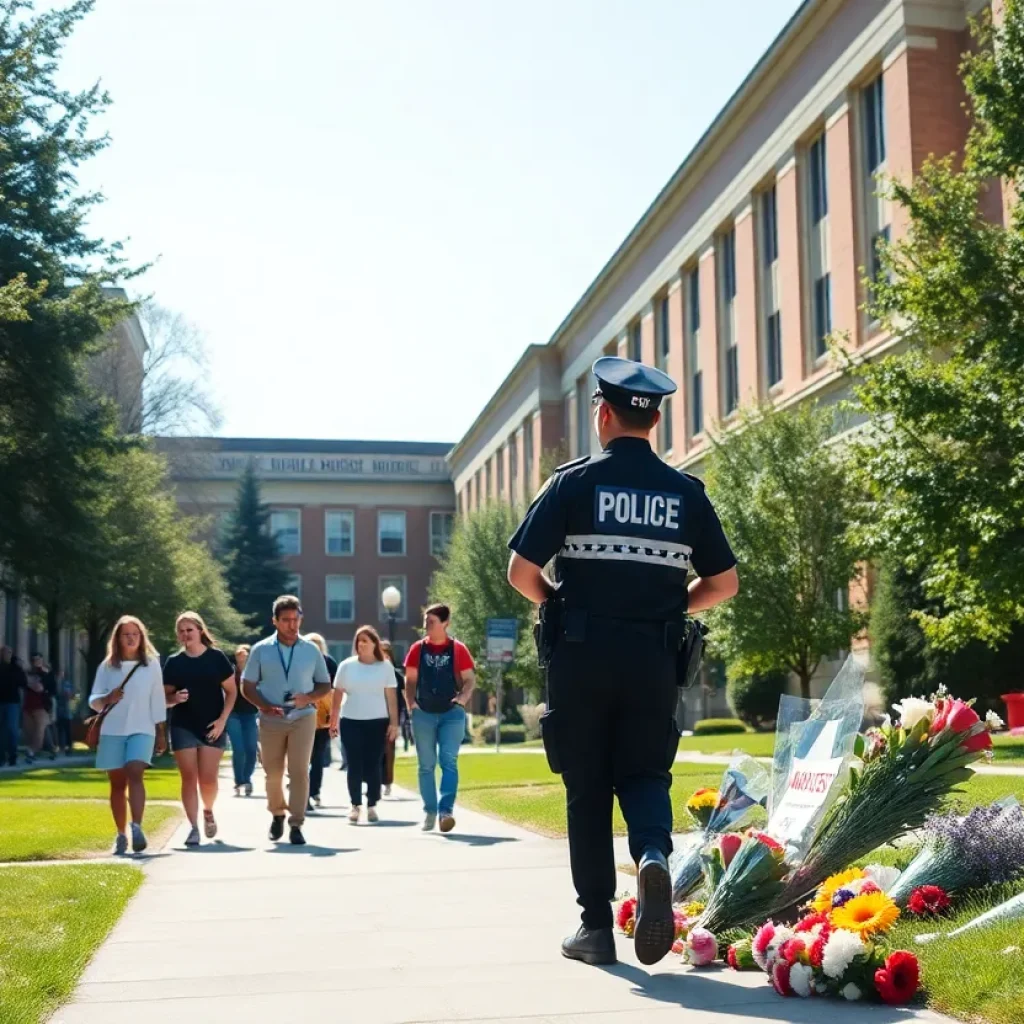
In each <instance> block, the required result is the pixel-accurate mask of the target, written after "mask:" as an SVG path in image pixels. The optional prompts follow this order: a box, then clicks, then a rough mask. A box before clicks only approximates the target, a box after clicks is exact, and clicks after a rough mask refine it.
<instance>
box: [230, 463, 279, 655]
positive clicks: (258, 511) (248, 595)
mask: <svg viewBox="0 0 1024 1024" xmlns="http://www.w3.org/2000/svg"><path fill="white" fill-rule="evenodd" d="M221 557H222V559H223V562H224V566H225V569H226V572H227V581H228V588H229V589H230V592H231V600H232V604H233V605H234V607H235V608H237V609H238V611H239V612H240V613H241V614H242V616H243V618H244V619H245V624H246V627H247V628H248V630H249V639H251V640H256V639H259V638H260V637H262V636H265V635H266V634H267V632H268V631H269V630H270V628H271V609H272V607H273V604H274V599H275V598H277V597H280V595H281V594H283V593H285V591H286V590H287V588H288V580H289V577H290V575H291V574H290V573H289V572H288V568H287V566H286V565H285V564H284V560H283V559H282V557H281V547H280V545H279V544H278V542H277V538H276V537H274V536H273V535H272V534H271V532H270V509H269V508H268V507H267V506H266V505H265V504H263V501H262V498H261V492H260V481H259V477H257V475H256V469H255V467H254V466H253V464H252V463H249V465H248V466H246V468H245V471H244V472H243V473H242V478H241V480H240V481H239V483H238V494H237V497H236V499H235V509H234V512H233V513H232V515H231V520H230V524H229V526H228V528H227V530H226V531H225V534H224V538H223V542H222V548H221Z"/></svg>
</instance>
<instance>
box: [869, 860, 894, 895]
mask: <svg viewBox="0 0 1024 1024" xmlns="http://www.w3.org/2000/svg"><path fill="white" fill-rule="evenodd" d="M864 874H865V875H867V876H868V878H870V879H871V881H872V882H874V883H875V885H877V886H878V888H879V889H881V890H882V892H888V891H889V890H890V889H891V888H892V887H893V886H894V885H895V884H896V880H897V879H898V878H899V877H900V874H901V872H900V869H899V868H890V867H886V866H885V865H884V864H869V865H868V866H867V867H866V868H865V869H864Z"/></svg>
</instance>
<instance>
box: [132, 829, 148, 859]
mask: <svg viewBox="0 0 1024 1024" xmlns="http://www.w3.org/2000/svg"><path fill="white" fill-rule="evenodd" d="M147 846H149V843H148V842H147V840H146V833H145V832H143V831H142V826H141V825H139V824H137V823H136V822H134V821H133V822H132V852H133V853H142V851H143V850H145V848H146V847H147Z"/></svg>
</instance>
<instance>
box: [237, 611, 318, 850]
mask: <svg viewBox="0 0 1024 1024" xmlns="http://www.w3.org/2000/svg"><path fill="white" fill-rule="evenodd" d="M274 626H275V627H276V629H277V632H276V633H275V634H274V635H273V636H270V637H267V639H266V640H261V641H260V642H259V643H258V644H254V645H253V647H252V650H250V651H249V660H248V661H247V662H246V663H245V672H244V673H243V674H242V692H243V693H244V694H245V696H246V698H247V699H248V700H250V701H251V702H252V703H253V704H255V705H256V707H258V708H259V709H260V744H261V747H262V750H263V769H264V771H265V772H266V773H267V809H268V810H269V811H270V813H271V815H272V816H273V820H272V821H271V823H270V839H271V840H272V841H273V842H277V840H279V839H280V838H281V837H282V836H283V835H284V819H285V813H286V812H288V824H289V826H290V827H291V832H290V834H289V839H290V840H291V842H292V843H293V844H294V845H296V846H302V845H304V844H305V842H306V840H305V838H304V837H303V835H302V825H303V823H304V822H305V820H306V805H307V802H308V800H309V758H310V755H311V753H312V751H313V740H314V738H315V736H316V707H315V705H316V702H317V701H318V700H319V699H320V698H321V697H323V696H324V695H325V694H327V693H329V692H330V689H331V677H330V674H329V673H328V671H327V663H326V662H325V661H324V656H323V655H322V654H321V653H320V651H319V650H318V649H317V647H316V646H315V645H314V644H312V643H310V642H309V641H308V640H304V639H302V637H300V636H299V630H300V628H301V627H302V605H301V604H300V603H299V599H298V598H297V597H293V596H292V595H290V594H286V595H284V596H282V597H279V598H278V599H277V600H276V601H275V602H274ZM286 763H287V767H288V800H287V801H285V796H284V771H285V764H286Z"/></svg>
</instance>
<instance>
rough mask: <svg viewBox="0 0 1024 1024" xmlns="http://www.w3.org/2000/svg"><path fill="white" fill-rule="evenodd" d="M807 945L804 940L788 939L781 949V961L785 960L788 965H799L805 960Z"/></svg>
mask: <svg viewBox="0 0 1024 1024" xmlns="http://www.w3.org/2000/svg"><path fill="white" fill-rule="evenodd" d="M806 949H807V945H806V943H805V942H804V940H803V939H787V940H786V941H785V942H784V943H783V944H782V945H781V947H779V959H780V960H785V961H786V963H787V964H795V963H799V962H801V961H802V960H803V954H804V953H805V951H806Z"/></svg>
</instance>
